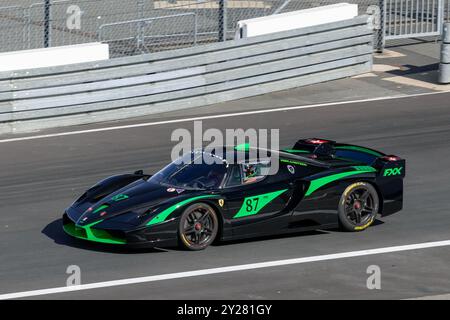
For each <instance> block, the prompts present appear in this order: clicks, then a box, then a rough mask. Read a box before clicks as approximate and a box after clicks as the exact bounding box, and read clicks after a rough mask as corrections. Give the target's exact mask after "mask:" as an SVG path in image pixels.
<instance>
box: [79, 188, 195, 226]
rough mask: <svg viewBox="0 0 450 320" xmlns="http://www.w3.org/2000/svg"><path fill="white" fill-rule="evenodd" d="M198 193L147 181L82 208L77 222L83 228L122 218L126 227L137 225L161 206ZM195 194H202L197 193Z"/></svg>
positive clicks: (120, 190) (122, 189) (81, 206)
mask: <svg viewBox="0 0 450 320" xmlns="http://www.w3.org/2000/svg"><path fill="white" fill-rule="evenodd" d="M190 193H194V191H189V190H184V189H176V188H171V187H167V186H163V185H161V184H159V183H154V182H149V181H146V180H144V179H140V180H138V181H135V182H133V183H131V184H129V185H127V186H125V187H123V188H121V189H119V190H117V191H116V192H114V193H112V194H110V195H108V196H106V197H104V198H103V199H101V200H100V201H98V202H97V203H95V204H93V205H92V204H91V205H89V206H87V205H86V204H85V205H84V206H83V204H81V205H80V207H79V209H81V210H80V213H81V212H83V213H82V214H81V216H80V218H79V219H78V221H77V224H78V225H80V226H83V225H90V224H93V223H95V222H97V221H103V220H109V219H112V218H116V219H117V218H118V217H119V216H123V217H121V218H122V219H121V220H122V221H121V222H123V223H131V224H137V223H138V219H140V218H139V216H141V215H143V214H144V213H146V212H148V211H149V210H151V209H154V208H156V207H157V206H158V205H159V204H162V203H165V202H167V201H170V200H172V199H174V198H177V197H179V196H180V195H181V194H190ZM195 193H198V191H197V192H195Z"/></svg>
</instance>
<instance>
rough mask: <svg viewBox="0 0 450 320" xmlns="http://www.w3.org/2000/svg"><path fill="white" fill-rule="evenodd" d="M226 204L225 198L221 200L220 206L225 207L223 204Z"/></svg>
mask: <svg viewBox="0 0 450 320" xmlns="http://www.w3.org/2000/svg"><path fill="white" fill-rule="evenodd" d="M224 204H225V201H224V200H223V199H220V200H219V206H221V207H223V205H224Z"/></svg>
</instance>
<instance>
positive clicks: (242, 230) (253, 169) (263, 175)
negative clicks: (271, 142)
mask: <svg viewBox="0 0 450 320" xmlns="http://www.w3.org/2000/svg"><path fill="white" fill-rule="evenodd" d="M269 166H270V162H267V161H253V162H247V163H242V164H235V165H233V168H232V170H231V174H230V178H229V179H228V181H227V183H226V185H225V187H224V189H223V196H224V199H225V202H226V207H225V217H224V218H225V223H227V225H228V226H231V227H232V234H233V236H247V235H248V236H251V235H258V234H266V233H267V234H268V233H273V232H276V231H277V230H278V229H280V228H284V227H287V225H288V223H289V217H290V213H291V210H285V209H286V208H287V204H288V203H289V200H290V198H291V195H292V190H293V185H290V184H289V183H288V182H287V181H286V179H283V177H282V174H281V173H280V172H278V173H277V174H275V175H268V171H269V170H268V167H269Z"/></svg>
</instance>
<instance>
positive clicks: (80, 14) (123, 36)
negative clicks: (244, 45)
mask: <svg viewBox="0 0 450 320" xmlns="http://www.w3.org/2000/svg"><path fill="white" fill-rule="evenodd" d="M392 1H394V2H401V1H404V2H410V1H427V0H387V3H391V6H392ZM429 1H433V0H429ZM434 1H438V0H434ZM441 1H445V4H446V5H445V8H446V13H445V17H448V16H449V9H450V0H441ZM339 2H342V0H341V1H338V0H127V1H123V0H41V1H40V2H39V1H37V0H2V2H1V7H0V28H1V32H0V44H1V45H0V52H7V51H15V50H24V49H34V48H42V47H46V46H63V45H72V44H80V43H87V42H95V41H102V42H105V43H109V44H110V48H111V57H120V56H127V55H136V54H142V53H151V52H157V51H163V50H171V49H176V48H183V47H190V46H195V45H201V44H204V43H208V42H216V41H225V40H228V39H233V38H234V36H235V33H236V25H237V22H238V21H240V20H245V19H250V18H255V17H261V16H267V15H272V14H278V13H285V12H290V11H296V10H301V9H307V8H312V7H317V6H324V5H330V4H335V3H339ZM345 2H350V3H357V4H358V5H359V11H360V14H364V13H375V11H376V9H377V8H378V7H377V6H379V5H380V4H381V5H383V3H384V4H386V0H384V2H383V0H382V1H380V0H353V1H352V0H350V1H349V0H347V1H345ZM374 6H375V7H374ZM386 6H387V5H386ZM395 8H396V10H397V6H395ZM397 15H398V16H399V17H401V16H402V15H403V12H401V13H400V11H399V13H398V14H397V13H395V16H397ZM381 17H384V15H381ZM387 17H388V18H389V19H392V18H393V16H392V13H388V15H387ZM389 30H391V29H389V28H388V29H387V32H389ZM381 35H382V34H381V33H380V36H379V37H377V38H376V39H375V43H381V42H382V41H383V39H384V37H382V36H381Z"/></svg>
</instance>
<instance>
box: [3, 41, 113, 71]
mask: <svg viewBox="0 0 450 320" xmlns="http://www.w3.org/2000/svg"><path fill="white" fill-rule="evenodd" d="M107 59H109V45H108V44H103V43H97V42H95V43H85V44H79V45H72V46H63V47H53V48H44V49H33V50H22V51H14V52H5V53H0V71H15V70H24V69H33V68H42V67H52V66H60V65H67V64H74V63H80V62H92V61H99V60H107Z"/></svg>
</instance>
